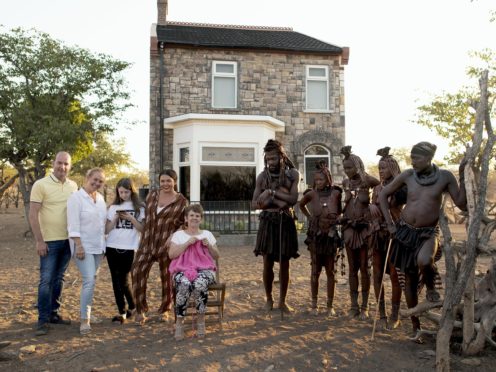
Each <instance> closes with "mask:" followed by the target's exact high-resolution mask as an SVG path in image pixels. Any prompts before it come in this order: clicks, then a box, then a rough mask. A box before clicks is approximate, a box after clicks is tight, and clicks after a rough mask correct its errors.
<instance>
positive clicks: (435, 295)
mask: <svg viewBox="0 0 496 372" xmlns="http://www.w3.org/2000/svg"><path fill="white" fill-rule="evenodd" d="M425 298H426V299H427V301H429V302H439V301H441V295H440V294H439V292H438V291H436V290H435V289H428V290H427V292H426V294H425Z"/></svg>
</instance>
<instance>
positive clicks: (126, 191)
mask: <svg viewBox="0 0 496 372" xmlns="http://www.w3.org/2000/svg"><path fill="white" fill-rule="evenodd" d="M144 218H145V208H144V206H143V203H142V202H141V201H140V200H139V197H138V193H137V192H136V188H135V187H134V184H133V181H132V180H131V179H130V178H122V179H120V180H119V182H117V185H116V186H115V199H114V202H113V203H112V205H110V207H109V209H108V212H107V225H106V227H105V232H106V233H107V234H108V235H107V250H106V252H105V256H106V257H107V262H108V266H109V269H110V275H111V277H112V288H113V289H114V296H115V303H116V304H117V309H118V310H119V314H118V315H116V316H114V317H113V318H112V322H119V323H121V324H122V323H124V322H125V321H126V319H129V317H130V316H131V315H132V314H133V312H134V309H135V308H136V305H135V302H134V299H133V292H132V290H131V283H130V280H129V274H130V272H131V265H132V264H133V260H134V251H136V249H138V246H139V240H140V236H141V232H142V231H143V225H142V221H143V219H144ZM126 301H127V310H126Z"/></svg>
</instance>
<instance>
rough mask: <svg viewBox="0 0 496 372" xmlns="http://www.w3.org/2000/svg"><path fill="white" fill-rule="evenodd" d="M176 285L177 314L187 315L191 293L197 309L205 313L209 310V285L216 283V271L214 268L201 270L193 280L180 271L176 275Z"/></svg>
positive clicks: (200, 312)
mask: <svg viewBox="0 0 496 372" xmlns="http://www.w3.org/2000/svg"><path fill="white" fill-rule="evenodd" d="M174 283H175V286H176V316H185V315H186V309H187V307H188V299H189V298H190V296H191V295H193V298H194V299H195V303H196V311H197V312H198V313H199V314H205V312H206V310H207V300H208V286H209V285H210V284H213V283H215V273H214V272H213V271H212V270H200V271H199V272H198V276H197V277H196V279H195V280H193V282H190V281H189V279H188V278H187V277H186V276H185V275H184V273H183V272H179V273H177V274H176V275H174Z"/></svg>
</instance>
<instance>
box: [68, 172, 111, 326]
mask: <svg viewBox="0 0 496 372" xmlns="http://www.w3.org/2000/svg"><path fill="white" fill-rule="evenodd" d="M104 182H105V174H104V173H103V170H102V169H101V168H93V169H90V170H89V171H88V172H87V173H86V178H85V182H84V185H83V187H81V188H80V189H79V190H78V191H76V192H75V193H73V194H72V195H71V196H70V197H69V199H68V201H67V229H68V231H69V238H70V243H71V251H72V254H73V255H74V256H75V262H76V266H77V267H78V269H79V272H80V273H81V276H82V278H83V284H82V287H81V326H80V328H79V331H80V332H81V334H86V333H89V332H90V331H91V326H90V319H91V305H92V303H93V291H94V289H95V282H96V275H97V273H98V267H99V266H100V262H101V261H102V258H103V255H104V253H105V220H106V215H107V206H106V205H105V201H104V200H103V197H102V195H101V194H100V193H98V191H97V190H98V189H100V187H101V186H102V185H103V183H104Z"/></svg>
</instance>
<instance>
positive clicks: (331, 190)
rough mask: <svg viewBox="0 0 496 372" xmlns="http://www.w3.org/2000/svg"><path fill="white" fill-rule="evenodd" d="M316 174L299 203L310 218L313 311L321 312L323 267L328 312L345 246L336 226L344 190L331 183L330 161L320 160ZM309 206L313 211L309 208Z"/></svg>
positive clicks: (330, 307) (309, 239)
mask: <svg viewBox="0 0 496 372" xmlns="http://www.w3.org/2000/svg"><path fill="white" fill-rule="evenodd" d="M316 168H317V170H316V171H315V173H314V177H313V188H312V189H311V190H308V191H306V192H305V193H304V194H303V198H302V199H301V200H300V202H299V206H300V210H301V211H302V213H303V214H304V215H305V216H306V217H307V218H308V219H309V226H308V231H307V239H306V240H305V243H306V244H307V245H308V250H309V251H310V257H311V265H312V270H311V276H310V288H311V293H312V313H314V314H318V305H317V299H318V292H319V277H320V273H321V271H322V267H324V268H325V271H326V275H327V315H328V316H334V315H336V312H335V311H334V309H333V306H332V303H333V299H334V289H335V287H336V281H335V280H334V274H335V272H336V270H335V263H336V262H337V260H336V257H337V253H338V249H340V248H341V247H342V241H341V237H340V235H339V232H338V229H337V219H338V218H339V217H340V215H341V212H342V211H341V195H342V190H341V188H339V187H337V186H333V185H332V176H331V172H330V171H329V168H328V167H327V164H326V163H325V162H324V161H320V162H318V163H317V164H316ZM307 205H308V206H310V211H309V210H308V208H307Z"/></svg>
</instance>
